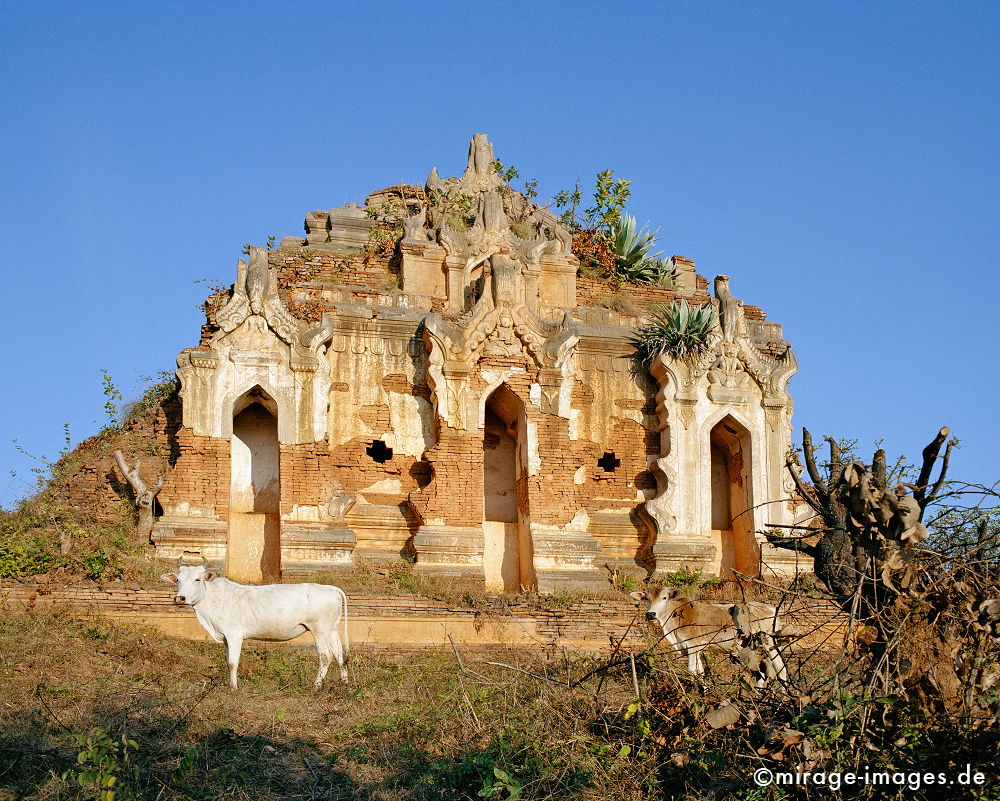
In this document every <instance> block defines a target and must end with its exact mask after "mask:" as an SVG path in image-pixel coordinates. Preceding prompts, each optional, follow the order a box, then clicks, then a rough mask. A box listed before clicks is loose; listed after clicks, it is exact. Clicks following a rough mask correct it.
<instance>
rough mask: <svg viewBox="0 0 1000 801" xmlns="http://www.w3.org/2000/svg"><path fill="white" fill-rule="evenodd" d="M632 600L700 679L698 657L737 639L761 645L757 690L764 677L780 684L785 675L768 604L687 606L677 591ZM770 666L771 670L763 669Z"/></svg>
mask: <svg viewBox="0 0 1000 801" xmlns="http://www.w3.org/2000/svg"><path fill="white" fill-rule="evenodd" d="M631 595H632V597H633V598H635V600H637V601H645V602H646V603H647V607H646V619H647V620H650V621H653V620H655V621H656V622H657V623H658V624H659V625H660V628H662V629H663V635H664V637H666V639H667V641H668V642H669V643H670V644H671V645H672V646H674V648H676V649H677V650H678V651H680V652H681V653H682V654H683V655H684V656H686V657H687V661H688V670H690V671H691V672H692V673H694V674H695V675H696V676H701V675H704V673H705V661H704V653H705V651H706V650H707V649H708V648H715V649H716V650H721V651H728V650H731V649H733V648H734V647H735V646H736V645H738V644H739V642H740V639H741V638H742V637H743V636H755V637H756V638H757V639H758V640H760V641H762V643H763V646H764V650H765V653H766V658H765V662H766V664H762V665H761V677H760V679H759V680H758V682H757V684H758V686H763V684H764V682H765V680H766V676H767V675H768V674H770V675H773V676H776V677H777V678H778V680H779V681H781V682H782V683H784V682H785V681H787V680H788V671H787V670H786V669H785V663H784V661H783V660H782V658H781V654H780V653H779V652H778V649H777V648H776V647H775V645H774V640H773V637H774V636H776V635H780V634H781V621H780V620H779V619H778V611H777V610H776V609H775V608H774V607H773V606H769V605H768V604H764V603H759V602H757V601H747V602H746V603H743V604H734V603H728V604H726V603H719V604H716V603H709V602H707V601H692V600H691V599H690V598H686V597H684V596H683V595H681V593H680V590H677V589H671V588H668V587H657V588H656V589H654V590H652V593H651V594H650V595H647V594H646V593H645V592H633V593H631ZM768 667H770V668H771V670H767V668H768Z"/></svg>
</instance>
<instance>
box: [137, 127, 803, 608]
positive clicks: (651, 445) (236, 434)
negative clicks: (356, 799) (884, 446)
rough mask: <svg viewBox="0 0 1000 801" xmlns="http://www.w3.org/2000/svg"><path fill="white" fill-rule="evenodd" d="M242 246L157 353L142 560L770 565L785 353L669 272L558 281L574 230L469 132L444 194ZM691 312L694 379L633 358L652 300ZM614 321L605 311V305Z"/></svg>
mask: <svg viewBox="0 0 1000 801" xmlns="http://www.w3.org/2000/svg"><path fill="white" fill-rule="evenodd" d="M305 228H306V236H305V237H304V238H301V237H286V238H285V239H283V240H282V242H281V246H280V248H279V249H277V250H274V251H267V250H264V249H262V248H250V250H249V258H248V260H247V261H244V260H242V259H241V260H240V261H239V266H238V270H237V276H236V281H235V283H234V284H233V286H232V287H231V289H230V290H229V291H228V292H226V293H220V294H218V295H216V296H214V297H213V298H210V299H209V302H208V303H207V304H206V308H207V316H208V319H207V322H206V325H205V326H204V327H203V329H202V336H201V341H200V343H199V344H198V345H197V346H196V347H192V348H187V349H185V350H183V351H182V352H181V353H180V355H179V356H178V360H177V361H178V370H177V375H178V378H179V380H180V384H181V401H182V408H183V420H182V427H181V429H180V431H179V432H178V434H177V442H176V448H175V451H176V454H175V455H176V458H175V460H174V463H173V466H172V468H171V470H170V472H169V473H168V475H167V477H166V481H165V484H164V486H163V489H162V490H161V491H160V494H159V499H158V500H159V504H160V507H161V509H160V511H161V512H162V514H161V516H160V517H159V519H158V521H157V523H156V526H155V528H154V533H153V539H154V542H155V545H156V551H157V554H158V555H161V556H167V557H175V556H179V555H180V554H182V553H183V552H185V551H195V552H198V553H201V554H203V555H204V556H206V557H207V558H208V559H209V560H210V561H214V562H216V563H224V566H225V570H226V572H227V574H228V575H229V576H230V577H231V578H234V579H237V580H244V581H260V580H267V579H270V578H273V577H275V576H277V575H279V574H280V573H281V572H282V571H312V570H329V569H344V570H348V569H351V567H352V566H354V565H356V564H358V562H359V560H363V559H364V560H372V561H381V562H385V561H388V560H398V559H409V560H411V561H413V562H414V563H415V569H416V570H419V571H428V572H432V573H435V574H440V575H445V576H461V577H465V578H473V579H477V580H482V581H483V582H484V584H485V586H486V587H487V588H489V589H494V590H506V591H517V590H519V589H521V588H524V589H531V588H537V589H539V590H540V591H543V592H545V591H552V590H554V589H556V588H560V587H566V586H571V587H588V586H590V587H597V586H606V585H607V570H606V567H615V568H619V569H625V570H629V571H637V572H641V573H642V574H643V575H644V574H645V573H647V572H662V571H673V570H677V569H680V568H687V569H689V570H695V569H700V570H702V571H703V573H704V574H705V575H710V574H717V575H721V576H731V575H732V571H733V570H736V571H740V572H742V573H750V574H756V573H759V572H760V571H761V570H762V569H763V570H775V571H779V572H784V571H787V570H788V569H789V559H794V554H791V553H786V552H782V551H775V550H773V549H771V548H769V546H767V545H766V544H765V543H764V542H763V538H762V537H761V536H760V534H759V533H758V532H760V531H761V530H763V529H765V528H766V527H767V526H768V525H769V524H787V523H791V522H792V521H793V517H794V508H795V507H794V503H793V501H792V495H791V490H792V488H791V486H790V484H789V481H788V476H787V471H786V468H785V459H786V454H787V452H788V449H789V444H790V431H791V429H790V418H791V414H792V401H791V398H790V396H789V394H788V390H787V383H788V379H789V378H790V377H791V376H792V375H793V374H794V372H795V369H796V362H795V358H794V356H793V355H792V352H791V350H790V348H789V346H788V345H787V343H786V342H785V341H784V339H783V334H782V330H781V326H780V325H778V324H776V323H772V322H768V321H766V319H765V316H764V314H763V312H761V310H760V309H758V308H756V307H753V306H747V305H744V304H743V303H742V302H741V301H739V300H737V299H735V298H734V297H733V295H732V294H731V291H730V287H729V279H728V277H726V276H721V275H720V276H717V277H716V278H715V280H714V285H713V292H712V293H711V294H710V293H709V292H708V281H707V280H706V279H705V278H703V277H702V276H700V275H698V274H697V273H696V272H695V265H694V263H693V262H692V261H690V260H688V259H685V258H683V257H680V256H674V257H673V259H672V260H671V261H672V264H673V268H674V275H675V280H674V282H673V285H672V286H670V287H661V286H650V285H635V286H626V287H625V292H624V293H622V292H618V293H617V295H616V296H621V295H622V294H625V295H626V296H627V298H628V304H626V305H627V306H628V308H622V304H621V303H609V302H608V296H609V293H611V294H612V295H614V294H615V293H614V290H613V289H612V288H609V287H608V286H607V285H606V284H604V283H603V282H602V281H599V280H596V279H592V278H586V277H582V276H580V275H578V268H579V262H578V259H577V258H576V256H575V255H574V254H573V252H572V247H573V234H572V232H571V231H570V230H568V229H567V228H566V227H564V226H563V225H562V224H561V223H560V221H559V219H558V218H557V217H556V216H555V215H554V214H553V213H552V212H551V211H549V210H548V209H546V208H544V207H540V206H538V205H536V204H535V203H533V202H532V200H531V199H530V198H528V197H525V196H524V195H522V194H521V193H518V192H516V191H514V190H512V189H511V188H510V186H509V185H508V184H506V183H505V182H504V181H503V180H502V179H501V177H500V176H499V175H498V174H497V173H496V171H495V168H494V156H493V148H492V145H491V144H490V143H489V142H488V141H487V139H486V137H485V136H484V135H482V134H477V135H476V136H475V137H474V138H473V140H472V143H471V145H470V149H469V157H468V163H467V167H466V169H465V172H464V174H463V175H462V176H461V177H458V178H450V179H447V180H445V179H442V178H441V177H439V176H438V174H437V171H436V170H434V171H432V172H431V174H430V176H429V178H428V179H427V183H426V186H425V187H415V186H407V185H403V186H397V187H389V188H387V189H383V190H379V191H378V192H374V193H373V194H372V195H370V196H369V197H368V199H367V201H366V205H365V207H360V206H355V205H347V206H344V207H342V208H339V209H334V210H331V211H316V212H311V213H309V214H308V215H307V216H306V220H305ZM681 299H684V300H686V301H687V302H688V303H689V304H690V305H692V306H704V305H706V304H712V305H713V306H714V307H715V309H716V310H717V312H718V324H717V325H716V326H715V328H714V329H713V330H712V332H711V333H710V335H709V347H708V349H707V351H706V352H705V353H704V354H703V355H702V356H700V357H698V358H697V359H694V360H678V359H674V358H670V357H660V358H658V359H657V360H656V361H655V362H654V363H653V364H652V367H651V369H646V368H645V367H643V366H642V365H640V364H639V363H638V362H637V360H636V359H635V358H634V356H633V352H634V348H633V346H632V345H631V344H630V342H629V339H630V337H631V336H632V335H633V334H634V332H635V329H636V328H637V327H638V326H641V325H642V324H643V322H644V320H645V315H646V314H647V313H648V309H649V306H650V305H651V304H654V303H662V304H670V303H672V302H675V301H679V300H681ZM609 305H610V306H615V307H617V309H618V310H617V311H615V310H612V309H611V308H608V306H609Z"/></svg>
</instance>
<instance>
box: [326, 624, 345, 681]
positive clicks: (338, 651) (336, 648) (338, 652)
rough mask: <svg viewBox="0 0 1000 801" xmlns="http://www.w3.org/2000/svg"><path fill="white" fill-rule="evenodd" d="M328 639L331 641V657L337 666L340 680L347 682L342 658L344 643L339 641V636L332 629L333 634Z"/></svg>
mask: <svg viewBox="0 0 1000 801" xmlns="http://www.w3.org/2000/svg"><path fill="white" fill-rule="evenodd" d="M330 639H331V640H332V641H333V655H334V657H335V658H336V660H337V665H338V667H339V668H340V680H341V681H343V682H346V681H347V665H346V664H345V662H346V661H347V660H346V659H345V658H344V643H343V642H342V641H341V639H340V634H338V633H337V630H336V629H334V630H333V633H332V634H331V635H330Z"/></svg>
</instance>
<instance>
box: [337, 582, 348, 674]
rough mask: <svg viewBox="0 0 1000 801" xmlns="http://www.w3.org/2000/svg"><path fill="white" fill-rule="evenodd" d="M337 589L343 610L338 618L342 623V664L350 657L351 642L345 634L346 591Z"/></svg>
mask: <svg viewBox="0 0 1000 801" xmlns="http://www.w3.org/2000/svg"><path fill="white" fill-rule="evenodd" d="M337 589H338V590H340V601H341V604H342V605H343V610H344V611H343V614H342V615H341V618H340V619H341V620H342V621H343V623H344V636H343V638H342V639H341V642H342V643H343V646H344V664H345V665H346V664H347V662H348V660H349V659H350V658H351V642H350V640H349V639H348V636H347V593H346V592H344V591H343V590H341V589H340V587H337Z"/></svg>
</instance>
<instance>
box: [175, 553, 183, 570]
mask: <svg viewBox="0 0 1000 801" xmlns="http://www.w3.org/2000/svg"><path fill="white" fill-rule="evenodd" d="M183 561H184V554H181V555H180V556H178V557H177V569H178V570H180V569H181V563H182V562H183Z"/></svg>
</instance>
